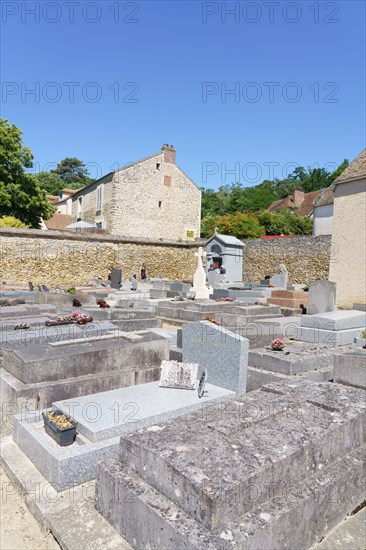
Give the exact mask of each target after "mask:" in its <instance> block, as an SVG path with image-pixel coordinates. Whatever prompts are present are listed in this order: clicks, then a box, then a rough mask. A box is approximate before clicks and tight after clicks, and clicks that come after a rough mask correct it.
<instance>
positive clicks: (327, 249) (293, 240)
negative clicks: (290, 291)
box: [243, 235, 332, 284]
mask: <svg viewBox="0 0 366 550" xmlns="http://www.w3.org/2000/svg"><path fill="white" fill-rule="evenodd" d="M331 256H332V254H331V236H330V235H322V236H319V237H314V236H308V237H288V238H287V237H286V238H280V239H278V238H277V239H246V240H245V241H244V258H243V279H244V280H245V281H259V280H261V279H264V277H265V275H272V274H273V273H275V272H276V268H277V266H278V265H279V264H285V265H286V267H287V269H288V272H289V282H290V283H293V284H295V283H298V284H301V283H308V282H309V281H313V280H316V279H328V274H329V263H330V260H331Z"/></svg>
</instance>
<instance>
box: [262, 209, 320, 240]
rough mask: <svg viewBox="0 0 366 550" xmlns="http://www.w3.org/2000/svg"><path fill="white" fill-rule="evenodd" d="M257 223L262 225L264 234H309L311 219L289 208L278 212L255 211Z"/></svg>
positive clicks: (311, 226) (311, 225) (310, 232)
mask: <svg viewBox="0 0 366 550" xmlns="http://www.w3.org/2000/svg"><path fill="white" fill-rule="evenodd" d="M255 217H256V218H257V220H258V223H260V225H261V226H262V227H264V229H265V231H266V235H311V234H312V232H313V220H312V219H311V218H309V217H308V216H299V215H298V214H296V213H295V212H292V211H291V210H288V209H287V210H280V211H279V212H268V210H263V211H262V212H256V213H255Z"/></svg>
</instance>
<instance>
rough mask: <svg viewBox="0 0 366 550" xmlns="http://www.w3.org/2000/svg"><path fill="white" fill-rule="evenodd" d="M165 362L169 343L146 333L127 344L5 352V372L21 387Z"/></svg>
mask: <svg viewBox="0 0 366 550" xmlns="http://www.w3.org/2000/svg"><path fill="white" fill-rule="evenodd" d="M167 358H168V343H167V341H166V339H164V338H162V337H161V336H159V335H158V334H154V333H149V332H146V333H144V334H143V339H142V340H140V341H138V342H133V343H132V342H130V341H128V340H124V339H123V338H117V339H116V341H113V340H112V341H111V340H108V341H105V340H100V341H99V340H96V341H94V342H90V341H89V342H82V341H81V342H80V341H78V342H77V343H70V344H65V345H64V346H60V347H54V346H53V347H52V346H48V347H47V346H40V345H38V346H31V347H30V348H29V349H18V350H5V351H4V365H3V366H4V369H5V370H7V371H8V372H10V373H11V374H12V375H13V376H15V377H16V378H18V380H20V381H21V382H23V383H24V384H34V383H38V382H45V381H54V380H62V379H66V378H77V377H78V376H83V375H92V374H96V373H103V372H110V371H115V370H123V369H128V368H132V367H134V368H139V367H146V366H148V365H156V364H160V363H161V361H162V360H163V359H167Z"/></svg>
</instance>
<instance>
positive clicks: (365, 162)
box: [333, 149, 366, 185]
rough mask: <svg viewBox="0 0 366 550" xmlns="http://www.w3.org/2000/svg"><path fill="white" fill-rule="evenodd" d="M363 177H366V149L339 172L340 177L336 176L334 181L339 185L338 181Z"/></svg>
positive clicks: (342, 181)
mask: <svg viewBox="0 0 366 550" xmlns="http://www.w3.org/2000/svg"><path fill="white" fill-rule="evenodd" d="M362 177H364V178H365V177H366V149H364V150H363V151H361V153H360V154H359V155H358V157H356V158H355V159H354V160H353V161H352V162H351V164H350V165H349V166H347V168H346V169H345V170H343V172H342V173H341V174H339V176H338V178H336V179H335V180H334V182H333V183H334V184H335V185H337V184H338V183H344V182H347V181H351V180H354V179H358V178H362Z"/></svg>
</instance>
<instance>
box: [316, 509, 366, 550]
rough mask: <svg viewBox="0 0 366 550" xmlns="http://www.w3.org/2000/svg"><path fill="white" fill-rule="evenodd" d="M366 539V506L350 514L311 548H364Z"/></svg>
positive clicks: (317, 549)
mask: <svg viewBox="0 0 366 550" xmlns="http://www.w3.org/2000/svg"><path fill="white" fill-rule="evenodd" d="M365 540H366V508H362V510H360V511H359V512H357V513H356V514H352V515H351V516H348V517H346V518H345V519H344V521H342V522H341V523H339V524H338V525H337V526H336V527H335V528H334V529H333V530H332V531H330V533H328V535H326V536H325V537H324V539H323V540H322V541H321V542H319V543H317V544H315V545H314V546H312V548H311V550H364V548H365Z"/></svg>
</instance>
